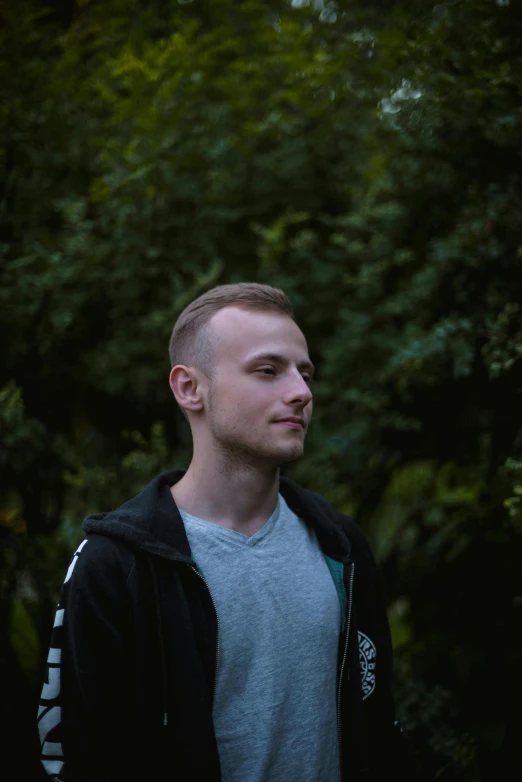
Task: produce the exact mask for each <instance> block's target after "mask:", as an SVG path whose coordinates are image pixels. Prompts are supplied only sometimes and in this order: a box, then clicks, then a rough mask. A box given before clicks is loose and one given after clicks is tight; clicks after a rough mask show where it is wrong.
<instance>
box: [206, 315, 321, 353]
mask: <svg viewBox="0 0 522 782" xmlns="http://www.w3.org/2000/svg"><path fill="white" fill-rule="evenodd" d="M209 326H210V330H211V333H212V336H213V337H215V338H216V356H217V359H218V361H220V360H227V359H229V360H230V359H235V360H236V361H238V360H239V361H245V360H248V357H249V356H251V355H252V356H253V355H255V354H256V353H260V352H263V351H266V352H272V353H274V352H278V353H279V352H281V353H284V354H286V355H287V357H288V358H289V359H295V360H302V359H307V358H308V348H307V345H306V339H305V337H304V334H303V332H302V331H301V329H300V328H299V326H298V325H297V324H296V323H295V321H293V320H292V318H290V317H289V316H288V315H282V314H280V313H277V312H257V311H255V310H248V309H243V308H241V307H224V308H223V309H222V310H219V311H218V312H216V314H215V315H214V316H213V317H212V318H211V319H210V322H209Z"/></svg>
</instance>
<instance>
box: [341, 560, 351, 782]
mask: <svg viewBox="0 0 522 782" xmlns="http://www.w3.org/2000/svg"><path fill="white" fill-rule="evenodd" d="M354 570H355V565H354V563H353V562H352V564H351V566H350V586H349V590H348V607H347V611H346V634H345V637H344V652H343V660H342V663H341V670H340V672H339V687H338V690H337V731H338V734H339V770H340V774H341V780H342V778H343V753H342V739H341V687H342V683H343V673H344V668H345V664H346V655H347V652H348V639H349V637H350V623H351V618H352V602H353V575H354Z"/></svg>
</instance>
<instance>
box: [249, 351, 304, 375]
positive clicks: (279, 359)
mask: <svg viewBox="0 0 522 782" xmlns="http://www.w3.org/2000/svg"><path fill="white" fill-rule="evenodd" d="M258 361H272V362H273V363H275V364H288V363H289V362H288V359H287V358H285V357H284V356H281V355H280V354H279V353H256V354H255V355H254V356H249V357H248V359H247V363H248V364H254V363H256V362H258ZM297 368H298V369H299V370H302V369H307V370H308V371H309V372H310V373H311V374H313V373H314V372H315V367H314V365H313V364H312V362H311V361H310V360H309V359H305V360H304V361H298V362H297Z"/></svg>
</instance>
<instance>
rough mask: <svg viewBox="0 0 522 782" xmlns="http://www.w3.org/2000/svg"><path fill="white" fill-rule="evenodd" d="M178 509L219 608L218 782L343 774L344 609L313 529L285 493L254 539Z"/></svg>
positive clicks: (323, 780)
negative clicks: (340, 659) (340, 672)
mask: <svg viewBox="0 0 522 782" xmlns="http://www.w3.org/2000/svg"><path fill="white" fill-rule="evenodd" d="M180 512H181V516H182V519H183V521H184V524H185V529H186V531H187V537H188V539H189V543H190V547H191V549H192V554H193V557H194V559H195V561H196V563H197V565H198V567H199V569H200V571H201V573H202V575H203V576H204V578H205V580H206V581H207V584H208V586H209V589H210V592H211V594H212V597H213V600H214V603H215V606H216V609H217V614H218V621H219V629H218V635H219V644H220V649H219V660H218V672H217V684H216V696H215V702H214V726H215V731H216V737H217V744H218V750H219V757H220V761H221V769H222V775H223V782H339V779H340V772H339V744H338V732H337V705H336V699H337V693H336V680H337V654H338V642H339V632H340V625H341V611H340V605H339V599H338V596H337V592H336V589H335V585H334V583H333V580H332V577H331V576H330V571H329V569H328V566H327V564H326V562H325V559H324V557H323V554H322V552H321V549H320V548H319V544H318V542H317V539H316V536H315V533H314V532H312V530H310V529H309V528H308V527H307V526H306V524H305V523H304V522H303V521H301V520H300V519H299V518H298V517H297V516H296V515H295V513H293V512H292V511H291V510H290V508H289V507H288V505H287V504H286V502H285V501H284V499H283V497H282V496H281V495H280V496H279V501H278V505H277V508H276V510H275V512H274V513H273V514H272V516H271V517H270V518H269V519H268V521H267V522H266V524H264V525H263V527H262V528H261V529H260V530H259V531H258V532H256V533H255V535H252V536H251V537H249V536H247V535H243V534H242V533H240V532H235V531H234V530H229V529H225V528H224V527H221V526H219V525H217V524H213V523H211V522H208V521H203V520H202V519H198V518H196V517H194V516H191V515H190V514H188V513H185V512H184V511H180Z"/></svg>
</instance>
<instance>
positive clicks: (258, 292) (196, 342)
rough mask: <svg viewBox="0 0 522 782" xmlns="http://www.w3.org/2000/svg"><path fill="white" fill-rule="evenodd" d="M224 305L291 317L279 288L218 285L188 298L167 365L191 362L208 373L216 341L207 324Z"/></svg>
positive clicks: (243, 284) (175, 330)
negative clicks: (190, 298) (195, 296)
mask: <svg viewBox="0 0 522 782" xmlns="http://www.w3.org/2000/svg"><path fill="white" fill-rule="evenodd" d="M225 307H241V308H242V309H247V310H252V311H256V312H276V313H279V314H281V315H287V316H288V317H290V318H293V317H294V311H293V309H292V305H291V304H290V301H289V299H288V297H287V295H286V294H285V293H284V292H283V291H282V290H279V288H272V286H271V285H263V284H261V283H258V282H240V283H237V284H235V285H218V286H217V287H216V288H212V289H211V290H209V291H207V292H206V293H203V294H202V295H201V296H198V298H197V299H195V300H194V301H193V302H191V303H190V304H189V305H188V306H187V307H185V309H184V310H183V312H182V313H181V314H180V316H179V317H178V319H177V321H176V323H175V325H174V328H173V329H172V335H171V337H170V342H169V356H170V365H171V367H175V366H176V365H177V364H186V365H193V366H196V367H198V369H201V371H202V372H204V373H205V375H207V377H210V376H211V374H212V368H213V358H214V353H215V347H216V344H215V341H214V340H213V339H212V334H211V333H210V330H209V328H208V323H209V321H210V319H211V318H212V316H213V315H214V314H215V313H216V312H218V311H219V310H222V309H224V308H225Z"/></svg>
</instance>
